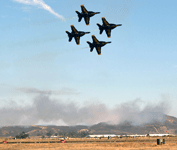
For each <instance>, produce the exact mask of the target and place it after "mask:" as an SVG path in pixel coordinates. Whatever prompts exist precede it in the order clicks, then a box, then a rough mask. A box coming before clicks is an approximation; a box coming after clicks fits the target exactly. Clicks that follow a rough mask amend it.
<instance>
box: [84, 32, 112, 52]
mask: <svg viewBox="0 0 177 150" xmlns="http://www.w3.org/2000/svg"><path fill="white" fill-rule="evenodd" d="M92 39H93V43H90V42H89V41H87V43H88V44H89V46H90V52H92V51H93V49H94V47H95V48H96V51H97V53H98V55H101V47H103V46H105V45H106V44H108V43H111V42H104V41H98V40H97V38H96V37H95V36H94V35H92Z"/></svg>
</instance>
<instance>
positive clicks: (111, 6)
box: [0, 0, 177, 125]
mask: <svg viewBox="0 0 177 150" xmlns="http://www.w3.org/2000/svg"><path fill="white" fill-rule="evenodd" d="M82 4H84V6H85V7H86V9H87V10H89V11H95V12H101V13H100V14H97V15H95V16H93V17H92V18H91V19H90V25H89V26H86V24H85V22H84V20H82V21H81V22H78V17H77V14H76V13H75V11H76V10H77V11H79V12H81V8H80V5H82ZM176 5H177V1H175V0H170V1H167V0H156V1H153V0H111V1H110V0H109V1H108V0H102V1H100V0H84V1H83V0H82V1H81V0H74V1H73V0H65V1H64V0H60V1H58V0H36V1H35V0H0V29H1V31H0V102H1V105H0V112H1V115H0V118H1V119H2V118H3V117H4V118H5V117H7V116H8V117H9V118H10V119H9V120H4V122H3V124H0V125H20V124H22V125H23V124H25V122H26V119H27V120H28V119H29V118H31V120H33V122H32V123H33V124H47V123H48V124H51V123H52V124H57V125H61V124H64V125H73V124H93V123H98V122H101V121H110V120H109V118H111V121H112V122H114V123H116V122H121V121H123V120H122V119H121V118H123V117H121V116H123V114H125V112H127V110H128V109H130V108H133V111H134V113H136V114H139V113H144V112H147V110H148V111H149V108H150V107H151V108H152V109H153V111H152V112H154V111H158V110H157V108H159V111H160V112H161V113H165V114H168V115H172V116H175V117H177V111H176V107H177V59H176V56H177V45H176V41H177V29H176V26H177V20H176V16H177V9H176ZM101 17H105V18H106V20H107V21H108V22H109V23H115V24H122V26H120V27H117V28H115V29H113V30H112V33H111V38H107V36H106V33H105V32H103V34H102V35H100V34H99V30H98V26H97V25H96V24H97V23H99V24H102V20H101ZM70 25H74V26H75V28H76V29H77V30H79V31H85V32H91V33H90V34H87V35H85V36H83V37H81V39H80V45H76V43H75V41H74V40H72V41H71V42H68V37H67V34H66V33H65V31H66V30H67V31H69V32H71V28H70ZM91 35H95V36H96V38H97V39H98V40H100V41H111V42H112V43H111V44H107V45H106V46H104V47H102V51H101V52H102V54H101V55H100V56H99V55H97V52H96V50H95V49H94V51H93V52H92V53H91V52H90V48H89V46H88V44H87V43H86V41H90V42H92V38H91ZM43 100H44V101H43ZM137 100H138V102H137ZM39 102H40V104H41V105H39ZM45 102H46V103H45ZM49 103H51V105H49ZM130 104H131V105H130ZM133 104H135V106H134V105H133ZM55 106H58V107H55ZM92 106H93V107H92ZM49 107H50V108H49ZM124 107H125V109H124V110H122V108H124ZM38 108H39V109H40V110H41V109H42V110H45V112H46V116H45V117H41V116H40V115H41V113H43V112H42V111H40V113H39V111H36V110H38ZM54 108H55V110H56V111H55V113H54V114H53V115H56V114H62V115H63V113H61V111H57V109H58V108H60V109H61V108H62V110H63V109H64V108H65V109H66V110H68V109H70V110H73V111H71V112H70V111H69V112H66V118H67V119H65V118H64V117H61V115H59V116H57V117H58V118H56V117H53V118H52V117H51V116H50V114H51V111H52V109H54ZM91 108H92V109H91ZM93 108H95V109H93ZM146 108H148V109H146ZM49 109H50V111H49ZM65 109H64V110H63V111H62V112H65ZM102 109H103V110H102ZM118 109H121V111H117V110H118ZM9 110H10V112H11V113H10V114H9V113H7V112H8V111H9ZM31 111H33V113H34V112H36V113H34V114H30V115H27V114H29V112H31ZM90 111H92V112H94V113H93V114H90V113H91V112H90ZM102 111H103V112H102ZM24 112H25V115H20V114H21V113H24ZM73 112H75V113H73ZM76 112H77V113H76ZM79 112H81V114H82V113H83V114H86V116H87V117H85V116H83V118H82V117H81V119H80V120H79V121H78V122H77V121H72V117H73V118H74V117H75V119H76V120H77V119H78V118H79V115H80V114H79ZM88 112H89V113H88ZM131 112H132V111H130V112H129V113H127V115H126V116H127V119H130V116H131V115H130V114H131ZM37 113H39V114H40V115H38V117H37V118H35V119H34V116H35V114H37ZM149 113H150V111H149ZM2 114H3V115H2ZM73 114H76V115H75V116H73ZM101 114H106V115H107V117H106V118H107V119H105V118H104V117H103V116H102V117H101ZM151 114H152V113H151ZM36 116H37V115H36ZM63 116H65V115H63ZM89 116H90V117H89ZM91 116H92V117H91ZM93 116H97V117H95V118H96V119H91V118H94V117H93ZM140 116H141V117H140V118H139V119H140V120H144V119H143V118H142V116H143V115H142V114H141V115H140ZM16 117H19V118H20V120H18V121H14V120H13V119H15V118H16ZM84 117H85V118H87V119H86V120H84ZM116 117H118V118H119V119H117V118H116ZM150 117H151V116H150ZM51 118H52V119H51ZM147 118H148V117H147ZM155 118H156V119H157V118H158V117H157V116H155ZM57 119H58V121H57V122H55V120H57ZM10 120H11V121H10ZM29 120H30V119H29ZM31 120H30V121H31ZM34 120H35V121H34ZM68 120H70V121H68ZM115 120H116V122H115ZM140 122H141V121H140ZM140 122H137V121H134V124H141V123H140ZM145 122H146V121H145ZM27 123H28V124H30V122H27ZM143 123H144V122H143Z"/></svg>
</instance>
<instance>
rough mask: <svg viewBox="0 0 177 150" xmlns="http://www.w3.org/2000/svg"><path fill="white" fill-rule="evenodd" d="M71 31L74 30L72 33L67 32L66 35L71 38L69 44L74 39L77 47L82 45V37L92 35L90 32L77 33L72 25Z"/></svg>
mask: <svg viewBox="0 0 177 150" xmlns="http://www.w3.org/2000/svg"><path fill="white" fill-rule="evenodd" d="M71 30H72V32H71V33H69V32H68V31H66V33H67V34H68V37H69V42H71V40H72V38H73V37H74V38H75V41H76V44H77V45H79V44H80V37H81V36H83V35H85V34H89V33H90V32H83V31H77V30H76V28H75V27H74V26H73V25H71Z"/></svg>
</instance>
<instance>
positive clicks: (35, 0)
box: [13, 0, 65, 20]
mask: <svg viewBox="0 0 177 150" xmlns="http://www.w3.org/2000/svg"><path fill="white" fill-rule="evenodd" d="M13 1H15V2H18V3H22V4H26V5H36V6H39V7H42V8H43V9H45V10H47V11H49V12H50V13H51V14H53V15H55V16H56V17H58V18H60V19H62V20H65V18H64V17H63V16H62V15H59V14H58V13H56V12H55V11H54V10H53V9H52V8H51V7H50V6H48V5H47V4H45V2H44V1H43V0H13Z"/></svg>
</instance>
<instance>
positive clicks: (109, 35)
mask: <svg viewBox="0 0 177 150" xmlns="http://www.w3.org/2000/svg"><path fill="white" fill-rule="evenodd" d="M106 34H107V36H108V38H110V37H111V30H110V29H107V30H106Z"/></svg>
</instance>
